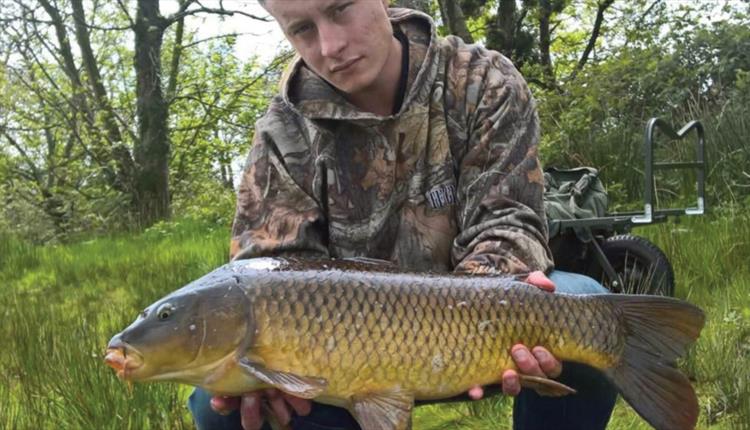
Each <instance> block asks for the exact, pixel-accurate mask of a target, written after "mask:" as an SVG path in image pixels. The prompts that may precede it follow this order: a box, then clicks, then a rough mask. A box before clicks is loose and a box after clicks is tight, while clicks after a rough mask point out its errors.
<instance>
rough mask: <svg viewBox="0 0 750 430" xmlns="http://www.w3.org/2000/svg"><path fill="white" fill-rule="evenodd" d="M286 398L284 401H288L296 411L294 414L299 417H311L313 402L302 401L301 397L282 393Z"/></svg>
mask: <svg viewBox="0 0 750 430" xmlns="http://www.w3.org/2000/svg"><path fill="white" fill-rule="evenodd" d="M281 395H282V396H283V397H284V400H286V402H287V403H289V406H291V407H292V409H294V413H296V414H297V415H302V416H304V415H309V414H310V411H311V410H312V401H311V400H307V399H302V398H300V397H295V396H292V395H291V394H286V393H282V394H281Z"/></svg>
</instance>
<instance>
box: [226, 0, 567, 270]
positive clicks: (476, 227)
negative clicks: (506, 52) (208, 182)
mask: <svg viewBox="0 0 750 430" xmlns="http://www.w3.org/2000/svg"><path fill="white" fill-rule="evenodd" d="M389 15H390V18H391V21H392V23H393V26H394V28H398V29H400V31H401V32H403V33H404V34H405V35H406V36H407V38H408V41H409V75H408V81H407V82H408V83H407V90H406V94H405V96H404V102H403V104H402V106H401V109H400V111H399V112H398V113H396V114H395V115H391V116H387V117H382V116H377V115H375V114H372V113H367V112H362V111H359V110H357V108H355V107H354V106H353V105H351V104H350V103H349V102H348V101H347V100H346V99H345V98H344V97H343V96H342V95H341V94H339V93H338V92H337V91H336V90H334V89H333V88H332V87H331V86H330V85H328V84H327V83H326V82H324V81H323V80H322V79H321V78H320V77H318V76H317V75H315V74H314V73H313V72H312V71H311V70H310V69H308V68H307V67H306V66H305V64H304V63H303V62H302V61H301V60H297V61H296V62H295V63H294V64H293V65H292V66H291V67H292V68H291V72H290V73H289V75H288V77H287V78H286V79H284V81H283V82H282V91H281V94H280V95H279V96H277V97H276V98H274V99H273V101H272V102H271V104H270V106H269V108H268V112H267V113H266V114H265V116H264V117H263V118H261V119H260V120H259V121H258V122H257V123H256V134H255V138H254V142H253V146H252V148H251V151H250V155H249V157H248V160H247V164H246V167H245V170H244V173H243V176H242V179H241V184H240V188H239V191H238V196H237V213H236V217H235V221H234V226H233V229H232V244H231V255H232V257H233V258H235V259H241V258H249V257H255V256H260V255H278V254H307V255H320V256H325V257H354V256H364V257H371V258H379V259H385V260H391V261H393V262H395V263H397V264H399V265H400V266H402V267H404V268H406V269H413V270H432V271H445V270H451V269H455V270H456V271H460V272H473V273H477V272H487V271H498V272H503V273H507V272H510V273H515V272H522V271H527V270H537V269H540V270H549V269H550V268H551V267H552V262H551V257H550V252H549V249H548V247H547V232H546V223H545V221H544V211H543V204H542V193H543V190H544V186H543V176H542V171H541V169H540V166H539V162H538V159H537V143H538V138H539V123H538V118H537V114H536V108H535V104H534V101H533V99H532V97H531V94H530V92H529V89H528V87H527V86H526V83H525V82H524V80H523V78H522V77H521V76H520V75H519V73H518V72H517V71H516V69H515V68H514V66H513V64H512V63H511V62H510V61H509V60H508V59H506V58H505V57H503V56H502V55H500V54H499V53H497V52H494V51H489V50H487V49H484V48H482V47H481V46H478V45H466V44H464V43H463V42H462V41H461V40H460V39H458V38H456V37H452V36H451V37H447V38H444V39H443V38H438V37H437V36H436V33H435V25H434V23H433V22H432V20H431V19H430V18H429V17H428V16H426V15H424V14H422V13H420V12H416V11H412V10H408V9H391V10H390V11H389Z"/></svg>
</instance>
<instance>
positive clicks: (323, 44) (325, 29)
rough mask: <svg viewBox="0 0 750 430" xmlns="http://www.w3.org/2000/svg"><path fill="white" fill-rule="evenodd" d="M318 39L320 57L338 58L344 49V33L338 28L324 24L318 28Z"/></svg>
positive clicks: (345, 42)
mask: <svg viewBox="0 0 750 430" xmlns="http://www.w3.org/2000/svg"><path fill="white" fill-rule="evenodd" d="M318 37H319V38H320V39H319V40H320V55H322V56H323V57H338V56H339V54H341V52H342V51H343V50H344V48H345V47H346V44H347V41H346V37H347V36H346V32H344V31H342V29H341V27H340V26H337V25H332V24H324V25H321V26H319V27H318Z"/></svg>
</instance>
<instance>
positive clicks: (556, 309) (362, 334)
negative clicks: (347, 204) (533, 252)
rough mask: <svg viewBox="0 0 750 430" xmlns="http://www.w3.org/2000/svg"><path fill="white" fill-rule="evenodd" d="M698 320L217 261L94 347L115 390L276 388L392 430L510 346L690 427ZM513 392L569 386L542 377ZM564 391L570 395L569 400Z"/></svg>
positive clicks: (517, 291)
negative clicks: (588, 369) (113, 377)
mask: <svg viewBox="0 0 750 430" xmlns="http://www.w3.org/2000/svg"><path fill="white" fill-rule="evenodd" d="M703 323H704V315H703V312H702V311H701V310H700V309H699V308H697V307H695V306H693V305H690V304H688V303H686V302H683V301H680V300H676V299H672V298H666V297H656V296H628V295H614V294H600V295H566V294H559V293H547V292H543V291H541V290H539V289H538V288H536V287H533V286H530V285H528V284H525V283H522V282H519V281H517V280H515V279H514V278H512V277H491V276H458V275H438V274H424V273H398V272H397V269H396V268H395V266H392V265H387V264H380V263H374V262H371V261H369V260H360V261H351V260H330V261H329V260H325V261H322V260H320V261H311V260H295V259H278V258H259V259H251V260H240V261H236V262H233V263H230V264H227V265H225V266H223V267H221V268H219V269H217V270H215V271H213V272H211V273H209V274H207V275H205V276H204V277H202V278H200V279H198V280H196V281H194V282H192V283H190V284H188V285H187V286H185V287H183V288H181V289H179V290H177V291H175V292H173V293H171V294H169V295H168V296H166V297H164V298H163V299H161V300H159V301H157V302H156V303H154V304H152V305H151V306H149V307H148V308H146V309H145V310H144V311H143V312H142V313H141V315H140V316H139V318H138V319H137V320H136V321H135V322H134V323H133V324H131V325H130V326H129V327H128V328H127V329H125V330H124V331H123V332H121V333H120V334H118V335H116V336H115V337H113V338H112V340H111V341H110V343H109V346H108V349H107V354H106V359H105V360H106V362H107V364H109V365H110V366H112V367H113V368H115V369H116V370H117V374H118V376H120V377H121V378H123V379H125V380H128V381H175V382H181V383H187V384H191V385H195V386H200V387H203V388H204V389H207V390H208V391H210V392H212V393H214V394H221V395H238V394H241V393H245V392H249V391H254V390H258V389H261V388H266V387H276V388H278V389H280V390H281V391H284V392H286V393H290V394H292V395H295V396H298V397H304V398H308V399H315V400H316V401H319V402H323V403H329V404H333V405H337V406H342V407H346V408H348V409H349V410H350V411H351V412H352V415H353V416H354V417H355V419H356V420H357V421H358V422H359V423H360V425H361V426H362V428H363V429H364V430H376V429H405V428H407V426H408V425H409V423H410V421H411V410H412V408H413V405H414V402H415V401H431V400H439V399H446V398H451V397H453V396H457V395H460V394H461V393H464V392H466V391H467V390H468V389H469V388H470V387H472V386H474V385H491V384H497V383H499V382H500V373H501V371H502V370H504V369H514V368H516V367H515V364H514V362H513V360H512V358H511V356H510V350H511V347H512V346H513V345H515V344H517V343H522V344H525V345H529V346H535V345H540V346H543V347H546V348H547V349H548V350H549V351H550V352H551V353H552V354H553V355H554V356H555V357H557V358H558V359H560V360H566V361H575V362H580V363H583V364H586V365H589V366H592V367H594V368H597V369H600V370H601V371H603V372H604V373H605V374H606V375H607V377H608V378H609V379H610V380H611V381H612V382H613V383H614V384H615V386H616V387H617V389H618V391H619V393H620V394H621V395H622V396H623V398H624V399H625V400H626V401H627V402H628V403H629V404H630V405H631V406H632V407H633V408H634V409H635V410H636V412H638V414H640V415H641V417H643V418H644V419H645V420H646V421H647V422H649V423H650V424H651V425H652V426H653V427H655V428H657V429H691V428H694V426H695V424H696V421H697V416H698V403H697V399H696V396H695V392H694V390H693V388H692V386H691V385H690V382H689V381H688V379H687V378H686V377H685V376H684V375H683V374H681V373H680V372H679V371H678V370H677V369H676V368H675V364H674V363H675V360H676V359H677V358H679V357H680V356H682V355H683V354H684V353H685V350H686V348H687V347H688V346H689V345H690V344H691V343H692V342H694V341H695V340H696V339H697V337H698V335H699V333H700V330H701V328H702V327H703ZM522 385H524V386H527V387H532V388H535V389H537V390H538V391H540V392H542V393H545V394H549V395H564V394H570V393H574V392H575V390H574V389H573V388H571V387H567V386H565V385H563V384H560V383H558V382H555V381H553V380H550V379H545V378H535V377H526V376H522ZM572 395H575V394H572Z"/></svg>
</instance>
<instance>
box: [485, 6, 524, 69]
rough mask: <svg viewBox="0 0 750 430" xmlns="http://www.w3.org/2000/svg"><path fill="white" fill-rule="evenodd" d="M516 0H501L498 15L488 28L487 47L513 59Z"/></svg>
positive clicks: (516, 14) (516, 13)
mask: <svg viewBox="0 0 750 430" xmlns="http://www.w3.org/2000/svg"><path fill="white" fill-rule="evenodd" d="M517 16H518V12H517V10H516V0H500V1H499V2H498V5H497V15H495V19H494V20H492V22H491V23H490V28H489V29H488V30H487V48H489V49H494V50H496V51H499V52H500V53H502V54H503V55H505V56H506V57H508V58H511V59H513V57H514V51H515V39H516V20H517Z"/></svg>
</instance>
